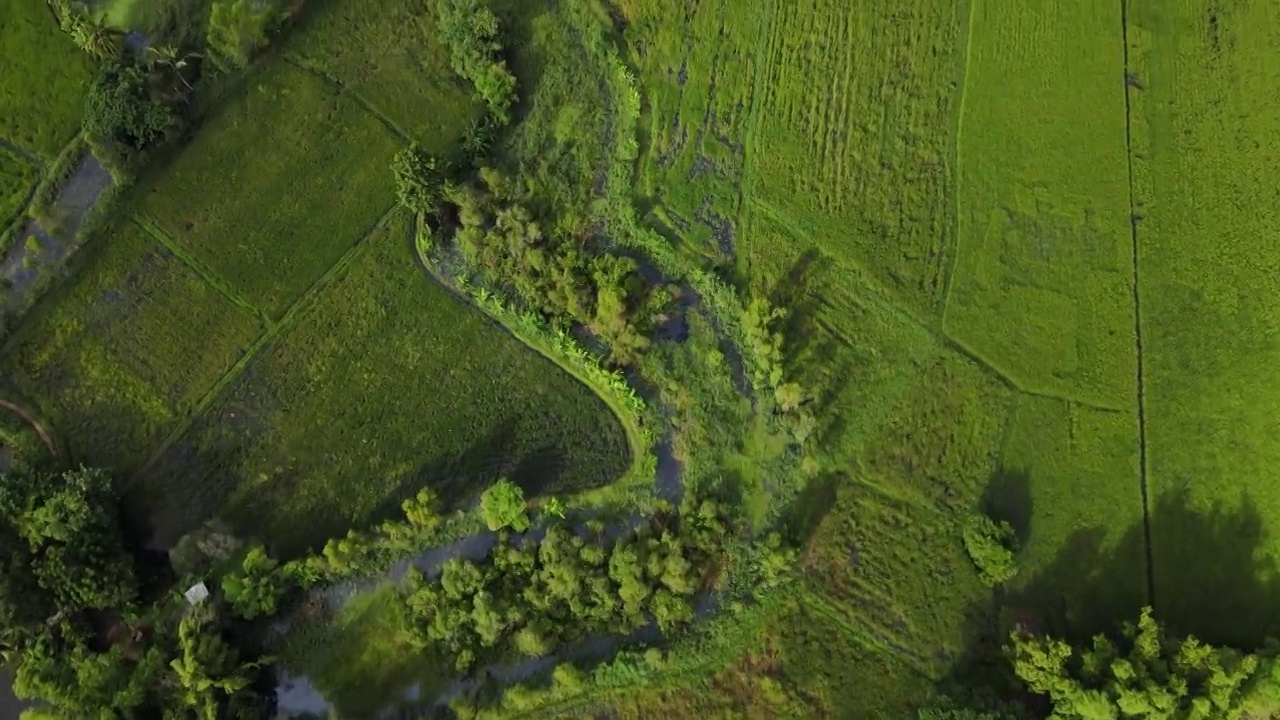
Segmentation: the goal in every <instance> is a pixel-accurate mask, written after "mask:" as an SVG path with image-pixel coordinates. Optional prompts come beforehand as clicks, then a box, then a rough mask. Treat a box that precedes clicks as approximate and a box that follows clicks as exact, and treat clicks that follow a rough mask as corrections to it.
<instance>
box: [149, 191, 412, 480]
mask: <svg viewBox="0 0 1280 720" xmlns="http://www.w3.org/2000/svg"><path fill="white" fill-rule="evenodd" d="M397 207H398V206H396V205H394V204H393V205H392V206H391V208H390V209H388V210H387V211H386V212H384V213H382V215H381V216H380V217H379V218H378V221H377V222H376V223H374V225H373V227H372V228H370V229H369V230H368V231H367V232H365V233H364V234H363V235H361V236H360V238H359V239H358V240H356V242H355V244H354V245H352V246H351V247H350V248H348V249H347V251H346V252H344V253H343V254H342V257H340V258H338V260H337V261H336V262H334V263H333V264H332V265H330V266H329V269H328V270H325V271H324V274H323V275H321V276H320V278H319V279H318V280H316V281H315V282H314V283H312V284H311V287H309V288H307V290H306V291H305V292H304V293H302V295H301V296H299V297H298V299H297V300H294V301H293V303H292V304H290V305H289V307H288V308H287V309H286V310H285V311H284V314H283V315H281V316H280V319H279V320H278V321H276V322H274V323H272V324H271V325H269V326H268V327H267V328H266V330H265V331H263V333H262V334H261V335H259V336H258V338H257V339H256V340H254V341H253V344H252V345H250V346H249V348H248V349H247V350H245V351H244V354H242V355H241V356H240V359H238V360H236V362H235V363H234V364H233V365H232V366H231V367H230V368H228V369H227V371H226V372H225V373H223V374H222V377H220V378H218V381H217V382H215V383H214V384H213V386H212V387H210V388H209V391H208V392H206V393H205V394H204V395H203V396H202V397H201V398H200V400H199V402H197V403H196V405H195V407H194V408H192V410H191V412H189V413H187V415H186V417H185V418H184V419H183V421H182V422H181V423H179V424H178V425H177V426H176V427H175V428H174V429H173V430H171V431H170V432H169V434H168V435H166V436H165V439H164V440H163V441H161V443H160V444H159V445H158V446H156V449H155V450H153V451H152V453H151V455H150V456H148V457H147V460H146V462H145V463H143V465H142V468H141V469H140V470H139V471H138V472H137V473H136V474H135V477H139V478H140V477H142V476H144V475H145V474H146V473H147V471H149V470H150V469H151V466H152V465H154V464H155V463H156V462H157V461H158V460H159V459H160V458H161V457H163V456H164V454H165V453H166V452H168V451H169V448H171V447H173V445H174V443H176V442H177V441H178V440H179V439H181V438H182V436H183V435H185V434H187V431H188V430H190V429H191V428H192V426H194V425H195V422H196V420H197V419H198V418H199V417H200V416H202V415H204V414H205V413H206V412H207V411H208V410H209V408H211V407H213V403H214V402H215V401H216V400H217V399H218V397H219V396H220V395H222V392H223V391H224V390H226V389H227V387H229V386H230V385H231V384H232V383H234V382H235V381H236V380H238V379H239V378H240V376H241V375H243V374H244V371H245V369H247V368H248V367H249V365H250V364H251V363H252V362H253V361H254V360H255V359H256V358H257V357H258V354H259V353H261V352H262V349H263V348H265V347H266V346H267V345H270V344H271V343H272V342H273V341H275V340H276V339H277V338H279V337H280V336H281V335H283V334H284V333H285V332H287V331H288V330H289V329H290V328H291V327H292V326H293V323H294V322H295V321H296V320H297V317H298V315H299V314H300V313H301V312H302V311H304V310H305V309H306V308H307V307H309V306H310V305H311V304H312V301H313V300H314V299H315V297H316V296H317V295H319V294H320V293H321V292H323V291H324V290H325V289H327V288H328V286H329V284H330V283H331V282H332V281H333V279H334V277H335V276H336V275H337V274H338V273H340V272H342V271H343V270H344V269H345V268H346V267H347V266H348V265H350V264H351V261H352V260H353V259H354V258H355V256H356V255H358V254H359V253H360V250H361V249H363V248H364V246H365V244H366V241H367V240H368V239H369V238H370V237H373V235H374V234H375V233H377V232H378V231H379V230H381V229H382V228H383V227H384V226H385V225H386V223H387V221H388V220H389V219H390V218H391V216H392V214H393V213H395V211H396V209H397Z"/></svg>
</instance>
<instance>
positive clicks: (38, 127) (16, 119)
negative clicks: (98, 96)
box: [0, 0, 93, 160]
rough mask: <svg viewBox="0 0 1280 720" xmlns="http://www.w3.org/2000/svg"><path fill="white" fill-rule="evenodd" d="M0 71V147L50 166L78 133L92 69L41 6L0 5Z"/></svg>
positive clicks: (34, 0) (29, 0)
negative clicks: (5, 144) (0, 69)
mask: <svg viewBox="0 0 1280 720" xmlns="http://www.w3.org/2000/svg"><path fill="white" fill-rule="evenodd" d="M0 67H3V68H4V69H5V70H4V72H3V73H0V144H3V142H8V143H12V144H13V145H15V146H17V147H19V148H21V149H22V150H24V151H26V152H29V153H32V154H34V155H38V156H40V157H41V158H43V159H45V160H52V159H53V158H54V157H55V156H56V155H57V154H58V151H59V150H60V149H62V146H63V145H66V144H67V143H68V142H69V141H70V140H71V138H72V137H74V136H75V134H76V132H77V131H78V130H79V128H80V111H81V108H82V106H83V102H84V101H83V98H84V94H85V92H86V91H87V90H88V87H89V83H90V81H91V80H92V79H93V63H92V62H91V61H90V59H89V56H88V55H86V54H85V53H83V52H81V51H80V49H79V48H77V47H76V46H75V43H73V42H72V41H71V38H70V37H68V36H67V35H66V33H63V32H62V31H61V30H59V29H58V24H57V22H56V21H55V20H54V18H53V14H52V13H51V12H50V10H49V6H48V4H47V3H45V2H43V0H5V2H4V5H3V7H2V8H0Z"/></svg>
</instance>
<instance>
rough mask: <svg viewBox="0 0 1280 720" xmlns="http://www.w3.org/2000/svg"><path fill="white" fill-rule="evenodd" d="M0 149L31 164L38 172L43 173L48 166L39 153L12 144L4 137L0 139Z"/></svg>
mask: <svg viewBox="0 0 1280 720" xmlns="http://www.w3.org/2000/svg"><path fill="white" fill-rule="evenodd" d="M0 148H3V149H5V150H8V151H9V152H10V153H12V154H14V155H16V156H18V159H19V160H22V161H24V162H26V163H29V164H31V165H32V166H34V167H35V169H37V170H40V171H43V170H44V169H45V168H46V167H47V166H48V163H47V162H45V159H44V158H43V157H41V156H40V154H39V153H35V152H32V151H30V150H28V149H26V148H24V147H22V146H21V145H17V144H15V143H12V142H10V141H9V140H7V139H5V138H2V137H0Z"/></svg>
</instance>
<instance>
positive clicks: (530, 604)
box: [403, 500, 730, 670]
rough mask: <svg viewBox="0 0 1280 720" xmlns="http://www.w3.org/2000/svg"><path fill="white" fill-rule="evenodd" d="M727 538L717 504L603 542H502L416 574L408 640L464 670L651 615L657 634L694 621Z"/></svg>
mask: <svg viewBox="0 0 1280 720" xmlns="http://www.w3.org/2000/svg"><path fill="white" fill-rule="evenodd" d="M729 532H730V522H729V520H728V518H727V516H726V514H725V510H724V508H723V507H722V506H720V505H719V504H718V503H716V502H715V501H712V500H702V501H700V502H694V501H688V502H686V503H685V506H684V508H683V509H682V511H681V512H680V513H679V514H664V513H659V514H658V515H656V516H655V517H654V518H653V519H652V520H651V521H650V523H649V524H647V525H645V526H642V527H641V528H640V529H638V530H636V531H634V532H630V533H628V534H627V535H625V536H624V537H622V538H620V539H616V540H613V541H609V539H608V538H606V537H604V535H603V532H602V530H601V529H600V528H595V530H594V531H592V532H587V533H586V535H587V536H586V537H583V536H582V535H579V534H577V533H575V532H574V531H573V530H572V529H571V528H570V527H568V526H566V525H563V524H559V525H554V526H552V527H550V528H549V529H548V530H547V531H546V535H545V536H544V537H543V538H542V539H541V540H540V541H539V542H536V543H535V542H530V541H527V540H526V541H513V540H511V539H509V538H508V539H504V540H503V541H502V542H500V543H499V544H498V545H497V546H496V547H495V548H494V549H493V550H492V552H491V553H490V555H489V557H488V558H487V559H486V561H484V562H481V563H474V562H469V561H466V560H461V559H453V560H450V561H449V562H447V563H445V565H444V567H443V568H442V571H441V573H440V577H439V578H437V579H435V580H430V579H428V578H427V577H425V576H424V575H422V574H421V573H418V572H412V573H411V574H410V576H409V578H408V580H407V583H406V586H405V589H404V591H403V597H404V602H405V605H406V607H407V609H408V611H409V616H410V618H411V626H410V627H411V630H410V639H411V640H412V641H413V642H415V643H417V644H419V645H422V646H427V645H431V644H439V645H442V646H443V647H445V648H447V649H448V650H449V651H450V652H452V653H453V654H454V656H455V658H456V660H457V665H458V667H459V669H460V670H465V669H467V668H469V667H470V666H472V665H473V664H474V663H475V662H476V660H477V659H478V658H481V657H484V656H486V655H493V654H495V653H497V652H501V651H504V650H514V651H516V652H518V653H521V654H523V655H529V656H538V655H543V654H545V653H547V652H549V651H550V650H551V649H552V648H553V647H554V646H555V645H556V644H558V643H561V642H565V641H568V640H571V639H575V638H579V637H582V636H583V635H586V634H588V633H592V632H627V631H630V630H634V629H636V628H638V627H641V626H643V625H644V624H645V623H646V622H648V619H649V618H650V617H652V618H653V619H655V620H656V621H657V623H658V625H659V626H660V627H661V628H662V629H663V630H669V629H672V628H675V627H678V626H680V625H682V624H684V623H687V622H689V621H691V620H692V619H693V615H694V610H693V596H694V594H695V593H696V592H697V591H698V590H699V589H702V588H703V587H704V586H705V585H706V582H707V578H708V577H709V575H710V574H711V572H712V568H713V567H714V565H715V560H716V558H718V557H719V555H720V553H721V550H722V548H723V546H724V540H725V538H726V535H727V534H728V533H729Z"/></svg>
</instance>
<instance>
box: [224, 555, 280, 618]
mask: <svg viewBox="0 0 1280 720" xmlns="http://www.w3.org/2000/svg"><path fill="white" fill-rule="evenodd" d="M279 565H280V564H279V563H278V562H276V560H275V559H274V558H271V557H270V556H268V555H267V551H266V549H265V548H263V547H262V544H261V543H258V544H255V545H253V546H251V547H250V548H249V549H248V551H247V552H246V553H245V555H244V559H243V560H242V561H241V563H240V566H239V567H237V568H235V569H234V570H232V571H231V572H229V573H227V574H226V575H224V576H223V577H222V592H223V594H224V595H226V597H227V602H229V603H231V609H232V610H234V611H235V612H236V614H237V615H239V616H240V617H243V618H245V619H246V620H252V619H254V618H256V617H259V616H270V615H274V614H275V612H276V603H278V602H279V600H280V597H281V596H282V595H284V591H285V582H286V577H285V574H284V573H283V572H281V571H280V569H279Z"/></svg>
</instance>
